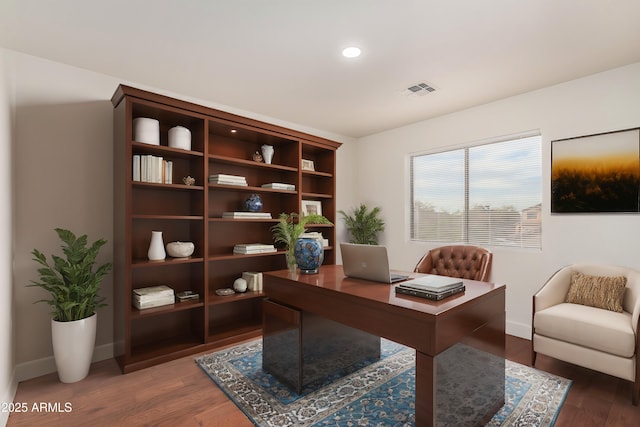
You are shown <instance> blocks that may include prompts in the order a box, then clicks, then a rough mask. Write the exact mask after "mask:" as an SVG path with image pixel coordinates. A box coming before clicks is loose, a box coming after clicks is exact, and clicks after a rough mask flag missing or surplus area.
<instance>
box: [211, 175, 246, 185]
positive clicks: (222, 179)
mask: <svg viewBox="0 0 640 427" xmlns="http://www.w3.org/2000/svg"><path fill="white" fill-rule="evenodd" d="M209 183H211V184H224V185H240V186H243V187H246V186H247V179H246V178H245V177H244V176H238V175H226V174H222V173H219V174H215V175H209Z"/></svg>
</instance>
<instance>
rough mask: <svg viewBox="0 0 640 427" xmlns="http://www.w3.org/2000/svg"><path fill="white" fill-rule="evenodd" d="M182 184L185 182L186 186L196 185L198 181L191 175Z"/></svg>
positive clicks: (183, 179)
mask: <svg viewBox="0 0 640 427" xmlns="http://www.w3.org/2000/svg"><path fill="white" fill-rule="evenodd" d="M182 182H184V185H193V184H195V183H196V179H195V178H194V177H192V176H190V175H189V176H185V177H184V178H182Z"/></svg>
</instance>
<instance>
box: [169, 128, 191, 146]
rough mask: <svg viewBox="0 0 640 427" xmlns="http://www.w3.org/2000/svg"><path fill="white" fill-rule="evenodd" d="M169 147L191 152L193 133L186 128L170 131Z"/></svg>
mask: <svg viewBox="0 0 640 427" xmlns="http://www.w3.org/2000/svg"><path fill="white" fill-rule="evenodd" d="M169 147H173V148H181V149H183V150H191V131H190V130H189V129H187V128H186V127H184V126H174V127H172V128H171V129H169Z"/></svg>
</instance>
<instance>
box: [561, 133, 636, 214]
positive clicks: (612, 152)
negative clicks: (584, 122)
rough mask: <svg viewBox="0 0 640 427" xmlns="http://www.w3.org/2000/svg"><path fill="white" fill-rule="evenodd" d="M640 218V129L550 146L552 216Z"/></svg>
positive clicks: (563, 141)
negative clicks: (635, 215) (628, 215)
mask: <svg viewBox="0 0 640 427" xmlns="http://www.w3.org/2000/svg"><path fill="white" fill-rule="evenodd" d="M625 212H626V213H629V212H633V213H638V212H640V128H634V129H626V130H621V131H615V132H608V133H601V134H596V135H587V136H579V137H574V138H567V139H559V140H555V141H551V213H625Z"/></svg>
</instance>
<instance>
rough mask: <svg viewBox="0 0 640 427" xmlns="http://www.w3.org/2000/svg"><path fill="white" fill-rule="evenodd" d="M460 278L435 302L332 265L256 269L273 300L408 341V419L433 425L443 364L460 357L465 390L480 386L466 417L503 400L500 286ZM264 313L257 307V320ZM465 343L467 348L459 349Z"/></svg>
mask: <svg viewBox="0 0 640 427" xmlns="http://www.w3.org/2000/svg"><path fill="white" fill-rule="evenodd" d="M411 275H412V276H413V277H418V276H420V274H418V273H411ZM464 283H465V286H466V291H465V292H464V293H462V294H459V295H455V296H453V297H450V298H446V299H444V300H442V301H438V302H435V301H429V300H426V299H422V298H419V297H412V296H405V295H397V296H396V293H395V290H394V285H388V284H382V283H376V282H369V281H364V280H359V279H351V278H347V277H345V276H344V273H343V270H342V266H340V265H326V266H322V267H321V268H320V271H319V273H318V274H309V275H307V274H291V273H289V272H288V271H287V270H281V271H273V272H269V273H265V274H264V291H265V293H266V295H267V297H268V298H269V300H270V301H271V302H273V303H277V304H280V305H282V306H283V307H286V308H290V309H294V312H295V310H296V309H297V310H299V311H300V313H303V312H308V313H311V314H313V315H317V316H321V317H324V318H326V319H329V320H331V321H334V322H338V323H340V324H343V325H346V326H349V327H352V328H356V329H358V330H360V331H364V332H366V333H368V334H372V335H375V336H381V337H385V338H387V339H390V340H392V341H395V342H398V343H400V344H404V345H406V346H409V347H413V348H415V349H416V392H415V401H416V414H415V415H416V423H415V425H416V426H419V427H422V426H435V425H437V424H438V420H441V421H440V423H442V420H444V419H445V418H446V415H447V414H446V413H443V412H444V411H443V410H439V408H443V407H446V405H445V404H444V402H446V401H447V399H450V398H451V397H450V396H449V397H448V396H447V395H446V394H447V391H446V387H444V385H445V384H447V382H448V381H450V380H451V379H450V378H449V376H450V375H452V373H451V371H452V369H447V367H449V366H450V363H453V362H454V361H455V362H456V363H460V362H461V361H460V357H463V358H465V360H464V361H463V362H462V363H463V364H464V365H465V366H467V367H468V368H469V372H472V373H473V375H467V376H465V378H464V381H465V382H468V384H466V385H468V386H469V387H468V388H467V390H472V391H473V390H475V391H478V392H480V393H482V397H483V399H484V400H485V401H486V402H488V403H487V404H486V405H483V408H482V410H481V411H480V413H478V414H474V416H476V415H477V417H476V419H475V421H474V424H477V425H483V423H485V422H486V421H488V420H489V419H490V418H491V417H492V416H493V414H494V413H495V412H496V411H497V410H498V409H500V407H502V406H503V405H504V348H505V337H504V332H505V289H506V287H505V286H504V285H496V284H492V283H485V282H476V281H472V280H465V281H464ZM269 317H270V315H269V313H268V312H265V314H264V318H263V322H264V324H265V326H266V325H267V324H268V323H269V321H270V319H269ZM267 331H268V328H265V334H267V333H268V332H267ZM469 348H471V349H472V351H466V349H469ZM460 349H463V350H464V351H459V350H460ZM265 351H266V350H265ZM478 356H479V357H478ZM458 374H459V372H458ZM458 380H459V378H458V379H456V381H458ZM491 390H493V391H491ZM496 390H498V391H497V392H496ZM436 391H437V392H436ZM487 393H491V396H487ZM439 403H440V404H439Z"/></svg>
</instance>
